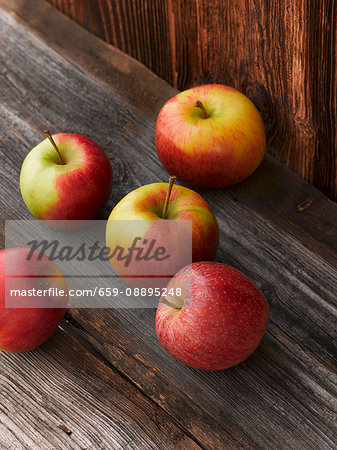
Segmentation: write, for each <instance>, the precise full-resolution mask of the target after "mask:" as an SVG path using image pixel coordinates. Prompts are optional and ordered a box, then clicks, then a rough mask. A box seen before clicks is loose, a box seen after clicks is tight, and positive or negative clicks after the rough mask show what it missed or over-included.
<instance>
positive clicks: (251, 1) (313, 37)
mask: <svg viewBox="0 0 337 450" xmlns="http://www.w3.org/2000/svg"><path fill="white" fill-rule="evenodd" d="M47 1H49V3H52V4H53V5H54V6H56V7H57V8H58V9H60V10H61V11H63V12H64V13H65V14H67V15H69V16H70V17H71V18H73V19H74V20H76V21H77V22H78V23H80V24H81V25H83V26H84V27H86V28H87V29H89V30H90V31H92V32H94V33H95V34H96V35H98V36H100V37H101V38H102V39H105V40H106V41H108V42H110V43H112V44H114V45H116V46H117V47H119V48H120V49H121V50H123V51H125V52H127V53H128V54H130V55H132V56H134V57H135V58H137V59H138V60H140V61H141V62H143V63H144V64H145V65H147V66H148V67H149V68H150V69H151V70H153V71H154V72H155V73H157V74H159V75H160V76H161V77H163V78H164V79H166V80H167V81H169V82H170V83H171V84H173V85H174V86H175V87H178V88H179V89H186V88H188V87H191V86H193V85H197V84H203V83H211V82H219V83H225V84H229V85H232V86H235V87H236V88H237V89H239V90H241V91H243V92H244V93H246V94H247V95H248V96H249V97H250V98H251V99H252V100H253V101H254V103H255V104H256V105H257V107H258V108H259V110H260V111H261V113H262V115H263V119H264V121H265V124H266V129H267V136H268V143H269V151H270V152H271V153H272V154H273V155H274V156H276V157H277V158H278V159H279V160H280V161H283V162H285V163H286V164H287V165H288V166H289V167H290V168H292V169H293V170H294V171H296V172H297V173H299V174H300V175H302V176H303V177H304V178H306V179H307V180H308V181H309V182H311V183H313V184H314V185H316V186H317V187H318V188H320V189H321V190H322V191H323V192H325V193H326V194H327V195H328V196H330V198H332V199H333V200H337V163H336V158H337V137H336V136H337V113H336V103H337V87H336V86H337V75H336V73H337V68H336V51H337V50H336V48H337V44H336V43H337V31H336V30H337V5H336V1H335V0H325V1H324V2H322V1H321V0H312V1H311V2H308V1H307V0H284V1H282V2H281V1H279V2H271V1H270V0H237V1H236V2H235V5H234V3H233V2H231V1H229V0H185V1H183V2H181V1H178V0H152V1H151V0H47Z"/></svg>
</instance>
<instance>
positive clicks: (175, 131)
mask: <svg viewBox="0 0 337 450" xmlns="http://www.w3.org/2000/svg"><path fill="white" fill-rule="evenodd" d="M198 100H199V101H201V102H202V103H203V105H204V107H205V109H206V111H207V112H208V113H209V114H210V116H211V117H209V118H207V119H203V115H202V111H201V109H200V108H198V107H195V106H194V105H195V102H196V101H198ZM155 143H156V148H157V153H158V157H159V159H160V161H161V163H162V165H163V166H164V168H165V169H166V170H167V171H168V172H169V173H170V174H174V175H176V176H177V178H178V179H180V180H181V181H183V182H185V183H188V184H191V185H194V186H203V187H210V188H219V187H225V186H230V185H233V184H236V183H239V182H240V181H242V180H244V179H245V178H247V177H248V176H249V175H250V174H251V173H252V172H254V170H255V169H256V168H257V167H258V166H259V164H260V163H261V161H262V159H263V155H264V153H265V150H266V135H265V130H264V125H263V122H262V118H261V115H260V113H259V112H258V110H257V109H256V107H255V106H254V104H253V103H252V102H251V101H250V100H249V99H248V98H247V97H246V96H245V95H244V94H242V93H241V92H239V91H237V90H236V89H234V88H232V87H229V86H224V85H220V84H208V85H204V86H197V87H194V88H191V89H188V90H186V91H183V92H181V93H179V94H178V95H176V96H175V97H172V98H171V99H170V100H168V101H167V102H166V103H165V105H164V106H163V107H162V109H161V110H160V112H159V115H158V118H157V123H156V132H155Z"/></svg>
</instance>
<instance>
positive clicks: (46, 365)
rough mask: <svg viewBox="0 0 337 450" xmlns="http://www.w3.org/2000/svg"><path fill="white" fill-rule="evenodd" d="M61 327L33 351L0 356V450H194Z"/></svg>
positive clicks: (167, 421) (147, 402) (135, 391)
mask: <svg viewBox="0 0 337 450" xmlns="http://www.w3.org/2000/svg"><path fill="white" fill-rule="evenodd" d="M61 326H62V329H59V330H58V331H57V332H56V333H55V334H54V335H53V337H52V338H51V339H50V340H49V341H48V342H47V343H45V344H44V345H43V346H42V347H41V348H39V349H38V350H35V351H32V352H29V353H27V354H22V355H5V354H2V355H1V358H0V373H1V375H0V380H1V384H0V394H1V404H0V431H1V432H0V447H1V448H5V449H7V448H13V449H14V448H15V449H19V448H20V449H21V448H43V449H55V448H62V449H83V448H95V449H97V448H99V449H107V448H114V449H124V448H130V449H141V448H142V449H158V448H159V447H160V446H164V447H165V448H168V449H172V450H173V449H176V448H179V449H183V448H184V449H187V448H191V449H197V448H200V447H199V446H198V445H197V444H196V443H195V442H194V441H193V440H192V439H190V438H188V437H187V436H186V435H185V433H184V432H182V431H181V430H180V428H179V427H178V426H177V425H175V424H174V423H173V421H172V419H171V418H170V417H169V416H168V415H167V414H165V413H164V412H163V410H162V409H161V408H160V407H158V406H156V405H155V404H154V403H153V402H152V401H150V400H149V399H147V398H146V397H144V396H143V395H142V394H141V393H140V391H139V390H138V389H136V388H135V387H134V386H132V385H131V384H130V383H129V382H128V381H127V380H125V379H124V378H123V377H122V376H121V375H120V374H118V373H117V372H116V370H113V369H112V368H110V367H108V366H107V365H106V364H105V363H104V362H103V361H102V360H101V359H99V358H97V357H95V356H94V355H93V354H92V353H91V352H90V351H89V350H87V349H86V348H85V347H84V346H83V345H82V344H81V342H78V341H77V340H76V334H77V333H76V330H75V331H74V330H70V328H71V326H70V325H69V324H67V323H66V322H65V323H64V324H62V325H61ZM64 329H66V330H67V331H68V332H67V334H66V333H65V331H64Z"/></svg>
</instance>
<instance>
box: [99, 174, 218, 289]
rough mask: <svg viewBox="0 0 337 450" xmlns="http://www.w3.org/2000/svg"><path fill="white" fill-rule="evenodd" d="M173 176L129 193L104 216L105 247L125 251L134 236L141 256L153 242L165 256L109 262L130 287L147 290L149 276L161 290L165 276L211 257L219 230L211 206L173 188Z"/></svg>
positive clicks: (213, 254) (151, 283) (214, 251)
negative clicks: (141, 287)
mask: <svg viewBox="0 0 337 450" xmlns="http://www.w3.org/2000/svg"><path fill="white" fill-rule="evenodd" d="M173 178H174V177H171V180H170V183H169V184H168V183H153V184H149V185H146V186H142V187H140V188H138V189H136V190H134V191H132V192H130V193H129V194H128V195H126V196H125V197H124V198H123V199H122V200H121V201H120V202H119V203H118V204H117V205H116V206H115V208H114V209H113V210H112V212H111V214H110V216H109V219H108V222H107V228H106V245H107V247H109V248H110V249H112V250H114V249H116V247H119V248H122V249H125V251H126V250H127V249H130V248H132V244H133V242H134V240H135V239H136V238H138V241H137V247H142V246H143V248H144V252H143V253H145V252H146V250H147V249H148V247H149V245H151V242H155V248H156V249H158V248H162V249H164V250H165V255H166V256H169V257H167V259H165V260H164V258H166V256H165V255H163V258H157V259H156V258H152V259H148V260H144V259H141V260H137V258H136V257H133V259H132V261H131V262H130V264H128V265H127V266H126V265H125V259H122V260H118V258H117V257H113V258H110V262H111V264H112V266H113V268H114V270H115V272H116V273H117V275H118V276H119V277H121V278H124V279H125V280H127V283H128V284H130V285H132V286H149V287H152V286H154V279H152V280H151V279H149V280H148V281H149V283H147V282H146V280H145V278H147V277H151V276H152V277H156V278H158V279H157V284H156V286H158V285H163V286H164V287H165V286H166V284H167V281H168V278H170V277H171V276H173V275H174V274H175V273H177V272H178V270H180V269H181V268H182V267H184V266H185V265H186V264H190V263H191V262H192V261H200V260H208V259H210V260H213V259H214V258H215V255H216V252H217V249H218V242H219V229H218V224H217V221H216V218H215V216H214V214H213V212H212V210H211V208H210V206H209V205H208V203H207V202H206V200H205V199H204V198H203V197H201V195H199V194H198V193H196V192H194V191H192V190H191V189H188V188H186V187H183V186H177V185H175V186H173ZM155 248H153V250H152V254H154V252H155ZM134 256H136V254H135V255H134ZM158 259H160V261H159V260H158ZM131 277H132V278H131ZM160 278H164V279H163V280H160Z"/></svg>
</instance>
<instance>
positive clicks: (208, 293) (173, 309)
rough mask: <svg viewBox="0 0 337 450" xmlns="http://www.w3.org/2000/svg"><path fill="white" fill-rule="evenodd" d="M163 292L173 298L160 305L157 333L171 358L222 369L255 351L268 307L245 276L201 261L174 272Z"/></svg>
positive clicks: (161, 301) (191, 364)
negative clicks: (169, 293)
mask: <svg viewBox="0 0 337 450" xmlns="http://www.w3.org/2000/svg"><path fill="white" fill-rule="evenodd" d="M167 290H168V292H170V291H171V295H169V296H167V297H162V298H161V300H160V303H159V306H158V309H157V315H156V333H157V336H158V339H159V341H160V343H161V345H162V346H163V348H164V349H165V350H166V351H167V352H168V353H169V354H170V355H171V356H173V357H174V358H175V359H177V360H179V361H181V362H183V363H185V364H187V365H189V366H191V367H195V368H197V369H203V370H222V369H226V368H228V367H232V366H235V365H236V364H239V363H241V362H242V361H244V360H245V359H246V358H248V356H250V355H251V354H252V353H253V352H254V350H255V349H256V348H257V347H258V345H259V343H260V341H261V339H262V337H263V335H264V333H265V331H266V328H267V324H268V320H269V306H268V303H267V300H266V299H265V297H264V296H263V294H262V292H261V291H260V290H259V289H258V288H257V286H256V285H255V284H254V283H253V282H252V281H251V280H250V279H249V278H247V277H246V276H245V275H244V274H243V273H241V272H239V271H238V270H236V269H234V268H233V267H230V266H227V265H226V264H221V263H217V262H211V261H206V262H199V263H195V264H192V265H190V266H187V267H184V268H183V269H182V270H181V271H180V272H179V273H177V274H176V275H175V276H174V277H173V278H172V279H171V280H170V282H169V284H168V285H167ZM179 294H181V295H179Z"/></svg>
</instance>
